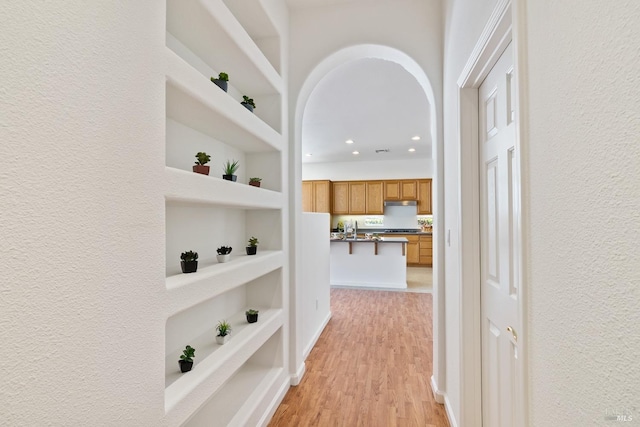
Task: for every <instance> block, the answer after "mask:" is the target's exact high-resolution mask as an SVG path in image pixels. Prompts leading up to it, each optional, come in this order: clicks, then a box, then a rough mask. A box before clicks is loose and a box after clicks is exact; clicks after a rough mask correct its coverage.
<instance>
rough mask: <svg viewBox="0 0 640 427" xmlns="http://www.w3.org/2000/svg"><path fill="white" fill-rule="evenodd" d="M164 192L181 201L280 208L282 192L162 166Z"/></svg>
mask: <svg viewBox="0 0 640 427" xmlns="http://www.w3.org/2000/svg"><path fill="white" fill-rule="evenodd" d="M164 177H165V180H164V186H165V188H164V195H165V198H166V199H167V200H168V201H171V202H176V203H182V204H207V205H216V206H224V207H229V208H241V209H246V208H251V209H282V208H283V205H284V197H283V196H282V193H280V192H277V191H272V190H267V189H264V188H260V187H254V186H251V185H248V184H242V183H239V182H233V181H227V180H224V179H222V178H216V177H213V176H208V175H202V174H199V173H194V172H187V171H184V170H180V169H175V168H171V167H168V166H167V167H165V173H164Z"/></svg>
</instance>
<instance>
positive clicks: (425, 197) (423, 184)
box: [418, 179, 431, 215]
mask: <svg viewBox="0 0 640 427" xmlns="http://www.w3.org/2000/svg"><path fill="white" fill-rule="evenodd" d="M418 215H431V180H430V179H419V180H418Z"/></svg>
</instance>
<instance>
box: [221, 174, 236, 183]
mask: <svg viewBox="0 0 640 427" xmlns="http://www.w3.org/2000/svg"><path fill="white" fill-rule="evenodd" d="M222 179H226V180H227V181H234V182H235V181H236V180H237V179H238V176H237V175H222Z"/></svg>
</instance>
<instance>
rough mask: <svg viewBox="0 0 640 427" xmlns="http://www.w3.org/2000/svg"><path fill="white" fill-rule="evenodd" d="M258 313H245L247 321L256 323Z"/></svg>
mask: <svg viewBox="0 0 640 427" xmlns="http://www.w3.org/2000/svg"><path fill="white" fill-rule="evenodd" d="M258 314H259V313H256V314H247V322H249V323H256V322H257V321H258Z"/></svg>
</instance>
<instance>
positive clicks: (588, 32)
mask: <svg viewBox="0 0 640 427" xmlns="http://www.w3.org/2000/svg"><path fill="white" fill-rule="evenodd" d="M494 5H495V1H494V0H486V1H481V2H478V1H472V0H451V1H448V2H447V6H446V22H447V23H446V30H445V72H444V74H445V76H444V82H445V83H444V131H445V135H444V136H445V149H446V151H445V162H446V168H445V170H446V177H445V179H446V181H445V194H446V196H445V197H446V206H445V211H446V212H447V217H446V219H445V221H446V222H447V225H446V228H450V229H451V240H452V245H451V247H450V248H447V252H446V262H447V266H446V274H447V297H446V301H447V397H448V398H449V400H450V403H451V407H452V408H453V409H454V413H455V414H456V417H457V414H459V411H460V408H459V398H460V390H459V389H457V388H456V387H457V385H458V382H459V377H458V375H457V369H456V368H455V366H456V365H455V364H456V363H457V361H458V360H459V345H458V339H459V337H458V335H457V331H458V328H459V323H458V316H459V312H458V310H457V308H458V306H459V301H458V298H459V283H458V280H459V279H458V268H459V260H458V259H457V252H458V248H457V247H456V245H455V242H457V240H458V239H457V232H458V230H457V228H456V225H457V218H456V214H455V212H456V211H457V209H458V205H457V186H458V182H457V174H458V171H457V169H456V166H457V156H458V152H457V138H458V135H457V128H456V123H457V117H458V110H457V108H458V106H457V105H456V102H455V99H456V92H455V91H456V90H457V86H456V83H455V80H456V79H457V78H458V76H459V74H460V71H461V69H462V66H464V63H465V61H466V58H467V57H468V56H469V53H470V51H471V49H472V48H473V45H474V44H475V40H476V38H477V37H478V36H479V34H480V32H481V31H482V28H483V26H484V23H485V22H486V18H487V17H488V16H489V14H490V13H491V10H492V8H493V7H494ZM526 10H527V18H526V28H527V37H528V50H527V52H526V54H527V61H528V68H527V69H526V70H524V71H526V73H527V74H528V76H529V82H528V92H529V100H528V101H527V102H526V107H527V108H528V111H529V117H528V120H529V123H528V131H526V132H525V146H524V149H523V153H522V156H523V161H524V165H523V185H524V189H523V215H524V217H525V230H524V240H525V242H526V243H525V256H526V258H525V272H526V273H525V274H526V275H525V286H527V290H526V296H527V298H528V301H529V307H528V310H529V313H528V316H527V319H528V322H529V324H528V336H527V338H528V344H529V349H528V352H527V354H526V356H527V358H528V360H529V369H528V371H529V375H530V378H529V385H528V389H527V390H528V393H529V406H530V408H529V412H530V415H529V420H530V425H531V426H541V427H542V426H556V425H558V426H559V425H562V426H602V425H605V424H606V423H608V421H605V417H606V416H608V415H612V414H616V413H619V414H622V413H624V412H625V411H626V413H627V414H630V415H632V416H633V421H635V422H637V420H638V419H639V418H640V402H639V401H638V396H640V364H638V363H637V360H636V356H637V354H638V353H640V329H639V328H638V324H640V310H638V303H639V302H640V256H639V255H638V250H637V242H638V238H639V236H640V226H639V224H640V221H639V220H640V214H639V213H638V212H640V190H639V189H638V186H637V183H638V182H640V171H639V169H638V164H639V163H640V136H639V135H640V106H639V103H638V99H639V98H640V90H639V89H638V88H639V87H640V84H639V83H640V78H639V77H638V76H639V74H638V70H640V59H639V58H640V57H639V56H638V49H639V48H640V42H639V40H640V30H639V27H638V25H637V23H638V22H640V4H638V3H637V2H613V3H607V8H606V11H603V9H602V3H601V2H597V1H587V2H584V1H573V0H572V1H567V2H560V3H559V2H553V1H550V0H536V1H528V2H526ZM452 364H453V366H452Z"/></svg>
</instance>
